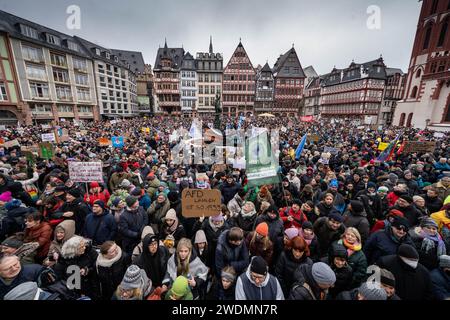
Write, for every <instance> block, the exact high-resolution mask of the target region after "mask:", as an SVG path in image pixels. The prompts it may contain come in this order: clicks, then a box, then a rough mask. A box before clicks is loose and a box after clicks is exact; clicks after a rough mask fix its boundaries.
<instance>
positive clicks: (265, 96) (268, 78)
mask: <svg viewBox="0 0 450 320" xmlns="http://www.w3.org/2000/svg"><path fill="white" fill-rule="evenodd" d="M274 93H275V79H274V77H273V73H272V69H271V68H270V66H269V63H267V62H266V64H265V65H264V67H262V68H261V69H259V70H258V72H257V74H256V96H255V114H261V113H269V112H273V106H274V98H275V97H274Z"/></svg>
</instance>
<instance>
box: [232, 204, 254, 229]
mask: <svg viewBox="0 0 450 320" xmlns="http://www.w3.org/2000/svg"><path fill="white" fill-rule="evenodd" d="M231 224H232V226H234V227H238V228H241V229H242V230H243V231H244V235H245V237H247V235H248V234H249V233H250V231H252V230H253V229H255V224H256V209H255V205H254V204H253V202H250V201H247V202H245V203H244V206H243V207H242V210H241V212H240V213H239V215H238V216H237V217H234V218H231Z"/></svg>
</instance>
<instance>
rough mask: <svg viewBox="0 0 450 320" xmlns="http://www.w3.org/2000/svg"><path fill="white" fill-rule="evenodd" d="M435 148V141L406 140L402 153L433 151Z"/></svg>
mask: <svg viewBox="0 0 450 320" xmlns="http://www.w3.org/2000/svg"><path fill="white" fill-rule="evenodd" d="M434 149H436V141H407V142H406V144H405V148H404V149H403V153H411V152H433V151H434Z"/></svg>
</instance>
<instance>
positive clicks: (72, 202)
mask: <svg viewBox="0 0 450 320" xmlns="http://www.w3.org/2000/svg"><path fill="white" fill-rule="evenodd" d="M89 211H90V210H89V207H88V206H87V205H86V204H85V203H84V202H83V198H82V197H81V191H80V189H78V188H73V189H70V190H69V191H68V192H67V194H66V202H65V203H64V204H63V205H62V206H61V208H59V210H58V211H57V212H56V213H54V214H53V215H52V216H51V217H50V218H51V219H64V220H75V233H76V234H81V232H82V231H83V227H84V224H85V220H86V216H87V215H88V214H89Z"/></svg>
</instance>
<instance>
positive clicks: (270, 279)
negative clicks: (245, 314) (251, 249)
mask: <svg viewBox="0 0 450 320" xmlns="http://www.w3.org/2000/svg"><path fill="white" fill-rule="evenodd" d="M236 300H260V301H262V300H284V295H283V291H282V289H281V286H280V283H279V282H278V279H277V278H276V277H274V276H273V275H271V274H270V273H269V267H268V266H267V263H266V261H265V260H264V259H263V258H262V257H260V256H256V257H253V258H252V260H251V262H250V265H249V267H248V268H247V271H246V272H245V273H243V274H241V276H240V277H239V278H238V280H237V283H236Z"/></svg>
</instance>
